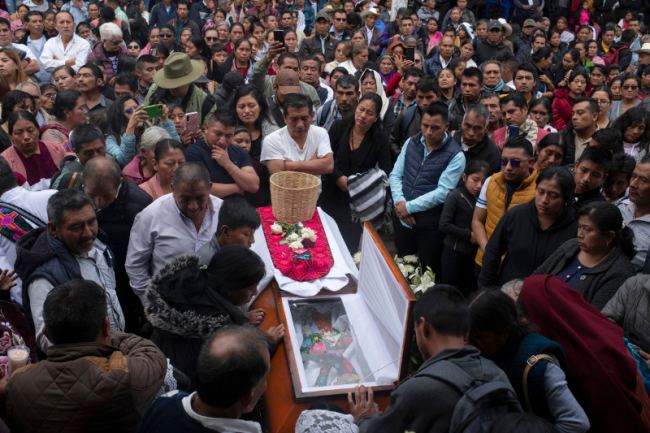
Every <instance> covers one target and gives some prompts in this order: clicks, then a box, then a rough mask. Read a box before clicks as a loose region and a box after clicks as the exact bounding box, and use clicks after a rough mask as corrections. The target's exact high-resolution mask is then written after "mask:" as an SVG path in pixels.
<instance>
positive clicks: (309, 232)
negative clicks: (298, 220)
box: [302, 228, 316, 242]
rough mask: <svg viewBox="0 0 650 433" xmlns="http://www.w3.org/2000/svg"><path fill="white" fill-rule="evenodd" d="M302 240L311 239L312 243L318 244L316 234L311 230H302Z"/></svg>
mask: <svg viewBox="0 0 650 433" xmlns="http://www.w3.org/2000/svg"><path fill="white" fill-rule="evenodd" d="M302 238H303V239H309V240H310V241H312V242H316V232H315V231H313V230H312V229H310V228H304V229H302Z"/></svg>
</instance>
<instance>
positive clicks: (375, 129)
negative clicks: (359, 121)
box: [343, 93, 384, 143]
mask: <svg viewBox="0 0 650 433" xmlns="http://www.w3.org/2000/svg"><path fill="white" fill-rule="evenodd" d="M363 101H370V102H372V103H373V104H374V105H375V112H376V113H377V120H375V122H374V123H373V124H372V126H371V127H370V130H369V131H368V132H367V134H369V137H371V141H372V142H373V143H377V142H379V141H381V138H382V136H383V134H384V126H383V121H382V119H381V108H382V101H381V97H380V96H379V95H377V94H376V93H366V94H365V95H363V96H362V97H361V99H359V104H361V103H362V102H363ZM358 106H359V105H358V104H357V107H358ZM355 112H356V110H352V111H351V112H350V113H348V114H347V115H346V116H345V118H344V119H343V125H344V126H345V127H346V128H345V129H347V127H349V128H352V127H353V126H354V123H355Z"/></svg>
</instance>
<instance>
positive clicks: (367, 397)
mask: <svg viewBox="0 0 650 433" xmlns="http://www.w3.org/2000/svg"><path fill="white" fill-rule="evenodd" d="M348 404H349V405H350V414H351V415H352V416H353V417H354V422H355V423H356V422H357V420H358V419H359V418H361V417H362V416H366V415H369V416H372V415H374V414H376V413H377V412H379V406H377V403H375V397H374V394H373V392H372V388H366V387H365V386H363V385H361V386H357V387H356V388H355V389H354V399H353V398H352V393H351V392H349V393H348Z"/></svg>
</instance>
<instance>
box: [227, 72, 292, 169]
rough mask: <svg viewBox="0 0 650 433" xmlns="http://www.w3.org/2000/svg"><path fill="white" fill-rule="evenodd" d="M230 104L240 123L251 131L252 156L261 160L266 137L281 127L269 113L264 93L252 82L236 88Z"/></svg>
mask: <svg viewBox="0 0 650 433" xmlns="http://www.w3.org/2000/svg"><path fill="white" fill-rule="evenodd" d="M230 104H231V105H230V108H231V110H233V111H234V112H235V113H236V114H237V120H238V123H239V124H240V125H244V126H245V127H246V128H247V129H248V130H249V131H250V133H251V139H252V142H251V149H250V151H249V154H250V156H251V158H252V159H254V160H256V161H259V160H260V155H261V153H262V142H263V140H264V137H266V136H267V135H269V134H271V133H272V132H274V131H277V130H278V129H280V128H279V127H278V125H276V124H275V121H274V120H273V118H272V117H271V116H270V114H269V106H268V104H267V102H266V99H265V98H264V95H262V93H261V92H260V91H259V90H258V89H257V87H255V86H253V85H252V84H245V85H243V86H241V87H239V88H238V89H237V90H235V93H234V94H233V96H232V99H231V101H230Z"/></svg>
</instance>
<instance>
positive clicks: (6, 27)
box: [0, 18, 88, 75]
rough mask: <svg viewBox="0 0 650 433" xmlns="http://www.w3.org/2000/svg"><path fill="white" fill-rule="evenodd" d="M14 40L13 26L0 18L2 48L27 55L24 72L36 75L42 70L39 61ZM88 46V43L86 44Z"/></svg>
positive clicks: (27, 49) (0, 45) (24, 60)
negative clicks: (13, 42)
mask: <svg viewBox="0 0 650 433" xmlns="http://www.w3.org/2000/svg"><path fill="white" fill-rule="evenodd" d="M13 38H14V32H12V31H11V24H9V21H7V20H6V19H4V18H0V47H1V48H13V49H14V51H16V50H20V51H22V52H24V53H25V58H24V59H23V61H22V66H23V71H25V74H26V75H32V74H35V73H36V72H38V71H39V70H40V66H38V60H36V57H34V54H33V53H32V52H31V50H30V49H29V48H27V47H26V46H25V45H22V44H12V43H11V41H12V40H13ZM86 45H88V42H86Z"/></svg>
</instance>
